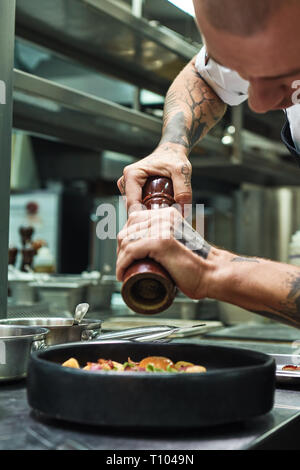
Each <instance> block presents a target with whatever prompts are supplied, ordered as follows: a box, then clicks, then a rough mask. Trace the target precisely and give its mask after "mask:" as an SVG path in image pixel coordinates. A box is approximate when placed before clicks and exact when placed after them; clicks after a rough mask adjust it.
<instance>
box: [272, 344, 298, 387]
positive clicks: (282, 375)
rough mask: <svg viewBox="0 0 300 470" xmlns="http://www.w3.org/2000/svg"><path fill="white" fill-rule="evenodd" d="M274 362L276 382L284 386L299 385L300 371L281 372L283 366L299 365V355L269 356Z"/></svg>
mask: <svg viewBox="0 0 300 470" xmlns="http://www.w3.org/2000/svg"><path fill="white" fill-rule="evenodd" d="M270 356H271V357H273V358H274V359H275V362H276V381H277V382H278V383H282V384H286V385H297V386H299V385H300V370H282V368H283V367H284V366H288V365H294V366H299V365H300V355H299V354H297V351H295V354H270Z"/></svg>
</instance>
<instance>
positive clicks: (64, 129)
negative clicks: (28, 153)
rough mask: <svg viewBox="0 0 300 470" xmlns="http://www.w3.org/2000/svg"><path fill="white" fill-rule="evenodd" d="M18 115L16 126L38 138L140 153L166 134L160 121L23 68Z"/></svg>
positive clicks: (17, 85)
mask: <svg viewBox="0 0 300 470" xmlns="http://www.w3.org/2000/svg"><path fill="white" fill-rule="evenodd" d="M13 117H14V126H15V127H17V128H19V129H22V130H25V131H30V132H32V133H34V134H37V135H44V136H49V137H54V138H57V139H60V140H63V141H65V142H69V143H71V144H73V145H74V144H77V145H80V146H81V147H83V146H86V147H88V148H94V149H102V148H108V149H110V150H115V151H120V150H122V151H124V152H127V153H132V154H137V155H138V154H139V153H140V152H143V151H149V150H150V149H153V147H154V145H155V144H156V143H158V141H159V139H160V135H161V120H160V119H157V118H155V117H152V116H148V115H145V114H144V113H139V112H136V111H133V110H130V109H127V108H125V107H123V106H119V105H117V104H114V103H111V102H108V101H106V100H103V99H100V98H97V97H95V96H92V95H89V94H86V93H82V92H78V91H76V90H73V89H71V88H68V87H65V86H62V85H57V84H55V83H53V82H51V81H49V80H45V79H42V78H38V77H36V76H33V75H30V74H27V73H25V72H20V71H18V70H15V71H14V116H13Z"/></svg>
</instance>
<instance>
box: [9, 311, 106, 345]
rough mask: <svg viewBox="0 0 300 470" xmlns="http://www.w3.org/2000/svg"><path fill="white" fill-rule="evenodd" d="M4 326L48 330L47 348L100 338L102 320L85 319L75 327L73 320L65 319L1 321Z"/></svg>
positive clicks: (47, 318) (15, 319)
mask: <svg viewBox="0 0 300 470" xmlns="http://www.w3.org/2000/svg"><path fill="white" fill-rule="evenodd" d="M2 325H18V327H19V325H20V326H21V325H22V326H27V327H29V326H30V327H32V328H33V327H44V328H47V329H48V330H49V333H48V335H47V337H46V338H45V344H46V346H53V345H55V344H64V343H71V342H74V341H87V340H90V339H92V338H94V337H96V336H98V335H99V333H100V331H101V320H86V319H84V320H83V321H82V322H81V323H80V324H79V325H73V318H64V317H46V318H43V317H39V318H34V317H32V318H9V319H4V320H0V328H1V327H2Z"/></svg>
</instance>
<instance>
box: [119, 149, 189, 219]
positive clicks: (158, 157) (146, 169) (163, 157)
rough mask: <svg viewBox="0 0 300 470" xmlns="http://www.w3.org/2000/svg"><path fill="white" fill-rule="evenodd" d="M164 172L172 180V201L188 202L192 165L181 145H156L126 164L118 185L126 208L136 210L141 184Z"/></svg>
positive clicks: (137, 208)
mask: <svg viewBox="0 0 300 470" xmlns="http://www.w3.org/2000/svg"><path fill="white" fill-rule="evenodd" d="M156 175H157V176H166V177H168V178H171V180H172V181H173V188H174V198H175V201H176V202H177V203H178V204H180V205H181V206H183V205H184V204H190V203H191V202H192V187H191V175H192V166H191V164H190V162H189V160H188V158H187V157H186V154H185V153H184V151H183V147H182V146H181V145H177V144H172V143H167V144H163V145H160V146H159V147H158V148H157V149H156V150H155V151H154V152H153V153H152V154H151V155H149V156H148V157H146V158H143V159H142V160H140V161H138V162H136V163H133V164H132V165H129V166H126V167H125V168H124V171H123V176H122V177H121V178H120V179H119V180H118V183H117V184H118V188H119V190H120V192H121V194H122V195H123V196H126V201H127V210H128V211H131V210H139V209H140V208H141V202H142V188H143V186H144V185H145V183H146V181H147V178H148V177H149V176H156Z"/></svg>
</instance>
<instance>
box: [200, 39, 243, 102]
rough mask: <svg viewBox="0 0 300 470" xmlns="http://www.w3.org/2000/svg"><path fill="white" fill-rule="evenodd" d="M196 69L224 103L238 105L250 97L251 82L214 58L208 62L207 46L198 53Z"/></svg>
mask: <svg viewBox="0 0 300 470" xmlns="http://www.w3.org/2000/svg"><path fill="white" fill-rule="evenodd" d="M196 69H197V71H198V72H199V74H200V75H201V77H202V78H203V80H204V81H205V82H206V83H207V84H208V85H209V86H210V87H211V88H212V89H213V90H214V92H215V93H216V94H217V95H218V96H219V98H221V100H222V101H223V102H224V103H226V104H229V105H230V106H237V105H239V104H241V103H243V101H246V100H247V99H248V87H249V82H248V81H247V80H244V79H243V78H241V77H240V76H239V74H238V73H237V72H234V71H233V70H230V69H227V68H226V67H223V66H222V65H219V64H217V63H216V62H215V61H214V60H212V59H209V60H208V62H207V64H206V48H205V46H203V47H202V49H201V51H200V52H199V54H198V55H197V58H196Z"/></svg>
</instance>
